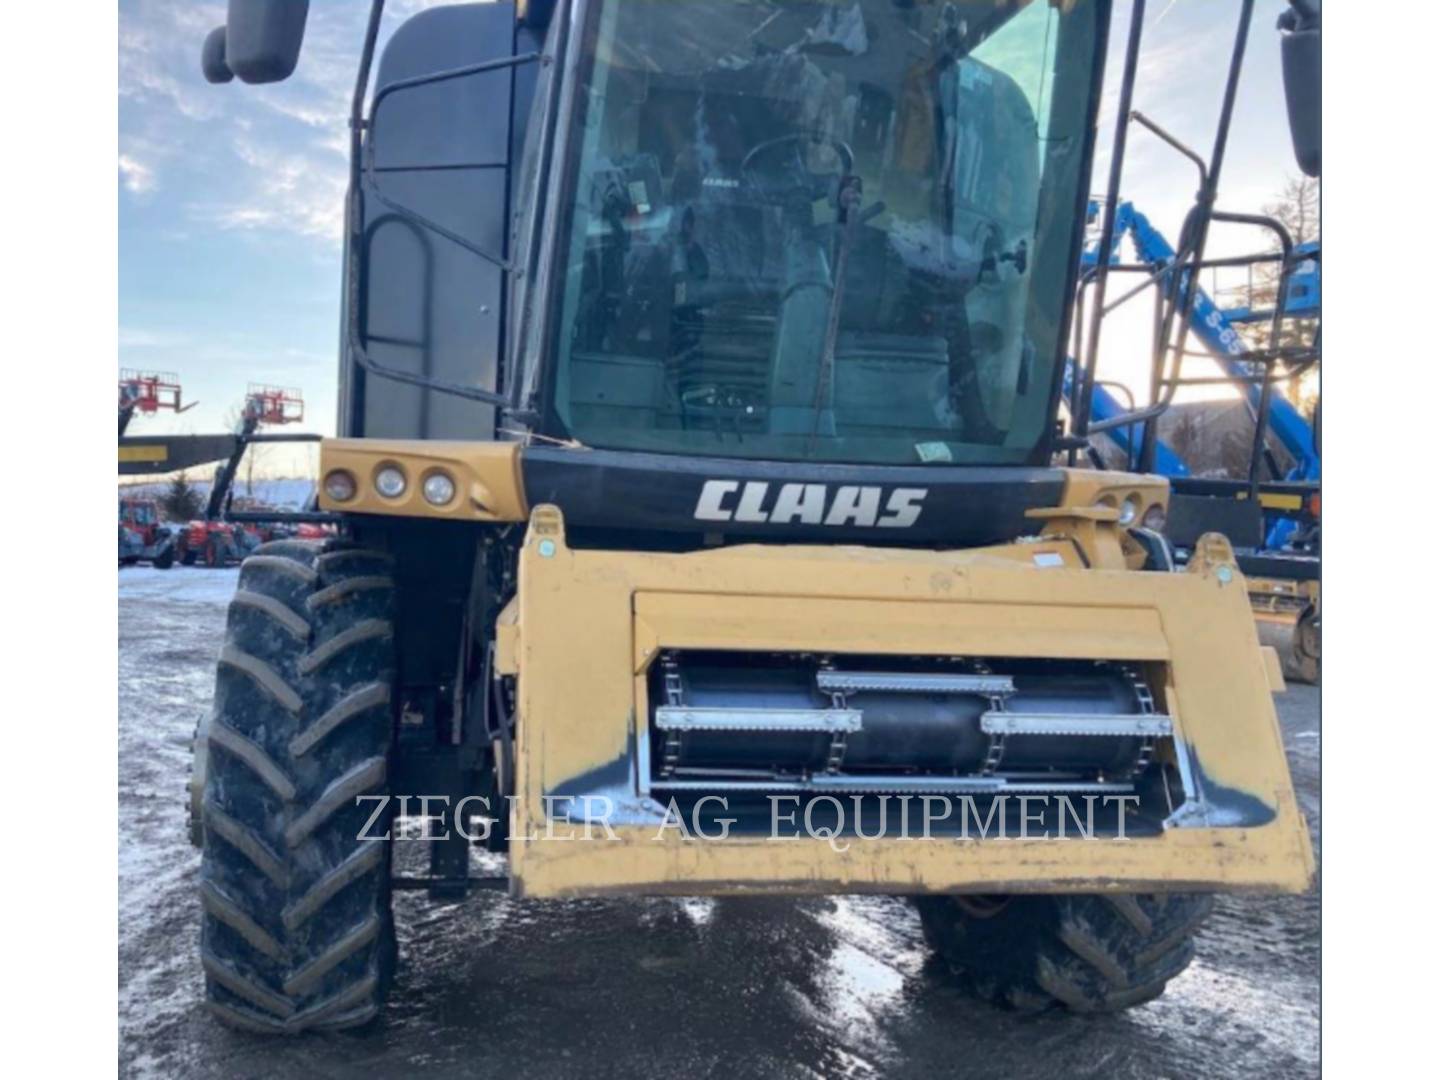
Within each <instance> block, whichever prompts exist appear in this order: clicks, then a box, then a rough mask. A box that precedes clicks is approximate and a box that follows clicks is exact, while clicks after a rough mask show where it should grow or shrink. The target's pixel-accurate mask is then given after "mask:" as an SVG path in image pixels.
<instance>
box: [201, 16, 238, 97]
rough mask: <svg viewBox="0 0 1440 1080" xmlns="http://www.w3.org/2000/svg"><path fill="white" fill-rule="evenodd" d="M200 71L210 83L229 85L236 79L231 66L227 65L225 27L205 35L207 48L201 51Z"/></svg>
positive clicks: (218, 27) (219, 27)
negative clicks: (228, 83)
mask: <svg viewBox="0 0 1440 1080" xmlns="http://www.w3.org/2000/svg"><path fill="white" fill-rule="evenodd" d="M200 70H201V71H202V72H204V74H205V81H206V82H210V83H227V82H229V81H230V80H231V79H233V78H235V73H234V72H233V71H231V70H230V65H229V64H227V63H225V27H223V26H217V27H216V28H215V29H214V30H211V31H210V33H208V34H206V35H205V47H204V48H203V49H201V50H200Z"/></svg>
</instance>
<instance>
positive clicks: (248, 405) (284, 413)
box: [245, 383, 305, 424]
mask: <svg viewBox="0 0 1440 1080" xmlns="http://www.w3.org/2000/svg"><path fill="white" fill-rule="evenodd" d="M245 416H246V418H247V419H248V418H249V417H251V416H254V417H255V420H256V423H257V424H296V423H299V422H300V421H301V420H304V419H305V398H304V395H302V394H301V393H300V391H299V390H297V389H296V388H295V387H293V386H266V385H264V384H263V383H251V384H250V387H249V389H248V390H246V392H245Z"/></svg>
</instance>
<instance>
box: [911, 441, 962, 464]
mask: <svg viewBox="0 0 1440 1080" xmlns="http://www.w3.org/2000/svg"><path fill="white" fill-rule="evenodd" d="M915 453H917V454H919V455H920V460H921V461H923V462H925V463H926V464H927V465H928V464H930V463H932V462H936V461H954V460H955V458H954V457H953V456H951V454H950V444H949V443H943V442H922V443H916V444H915Z"/></svg>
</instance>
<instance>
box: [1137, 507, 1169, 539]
mask: <svg viewBox="0 0 1440 1080" xmlns="http://www.w3.org/2000/svg"><path fill="white" fill-rule="evenodd" d="M1140 524H1141V525H1143V526H1144V527H1145V528H1147V529H1150V530H1151V531H1152V532H1157V533H1158V532H1164V531H1165V507H1163V506H1161V505H1160V504H1159V503H1156V504H1155V505H1154V506H1152V507H1150V509H1149V510H1146V511H1145V516H1144V517H1143V518H1141V519H1140Z"/></svg>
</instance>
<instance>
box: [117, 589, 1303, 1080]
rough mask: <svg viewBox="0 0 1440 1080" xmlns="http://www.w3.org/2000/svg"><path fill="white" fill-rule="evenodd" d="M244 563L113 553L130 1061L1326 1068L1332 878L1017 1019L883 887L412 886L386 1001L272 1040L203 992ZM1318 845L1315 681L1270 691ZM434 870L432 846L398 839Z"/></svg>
mask: <svg viewBox="0 0 1440 1080" xmlns="http://www.w3.org/2000/svg"><path fill="white" fill-rule="evenodd" d="M237 576H238V570H235V569H227V570H204V569H200V568H184V567H177V568H175V569H173V570H168V571H161V570H153V569H150V568H142V567H136V568H129V569H123V570H121V571H120V578H119V581H120V585H119V589H120V626H119V630H120V650H119V653H120V655H119V660H120V685H119V691H120V730H119V767H120V830H119V831H120V836H119V841H120V882H119V885H120V909H119V921H120V956H119V966H120V1001H119V1026H120V1062H119V1064H120V1073H121V1075H122V1076H127V1077H131V1076H139V1077H164V1078H167V1080H168V1078H169V1077H173V1076H184V1077H187V1078H195V1080H205V1078H215V1080H233V1078H235V1077H249V1076H264V1077H267V1078H274V1080H316V1078H318V1077H341V1076H375V1077H389V1076H413V1075H426V1076H433V1077H441V1078H444V1077H454V1078H457V1080H458V1078H462V1077H463V1078H466V1080H469V1078H472V1077H510V1076H545V1077H554V1078H556V1080H570V1078H576V1080H579V1078H583V1080H607V1078H610V1077H614V1078H617V1080H618V1078H625V1080H628V1078H630V1077H634V1076H656V1075H662V1074H663V1075H674V1076H694V1077H720V1076H725V1077H731V1076H738V1077H766V1078H768V1077H807V1078H814V1077H820V1076H836V1077H839V1076H844V1077H847V1078H851V1080H860V1078H870V1077H874V1078H883V1077H898V1076H905V1077H912V1076H913V1077H920V1076H926V1077H928V1076H950V1075H954V1074H955V1070H956V1069H957V1068H961V1067H962V1066H963V1070H964V1072H965V1074H966V1075H967V1076H969V1077H971V1078H972V1080H974V1078H980V1080H983V1078H987V1077H992V1078H996V1080H999V1078H1009V1077H1014V1076H1030V1075H1057V1076H1058V1075H1065V1076H1075V1077H1091V1078H1097V1080H1098V1078H1101V1077H1103V1078H1104V1080H1151V1078H1153V1077H1157V1076H1174V1077H1190V1076H1206V1077H1211V1076H1213V1077H1232V1076H1256V1077H1258V1076H1284V1077H1306V1076H1313V1075H1318V1057H1319V1046H1318V1031H1319V984H1318V976H1319V959H1320V949H1319V922H1320V920H1319V895H1318V893H1317V892H1315V891H1313V890H1312V891H1311V892H1309V893H1307V894H1305V895H1303V896H1293V897H1266V896H1232V897H1225V898H1222V900H1221V901H1220V903H1219V905H1218V907H1217V910H1216V913H1215V916H1214V917H1213V918H1212V919H1211V920H1210V922H1209V924H1208V925H1207V926H1206V927H1205V928H1204V929H1203V930H1202V932H1201V934H1200V937H1199V941H1198V946H1197V952H1198V956H1197V960H1196V963H1195V965H1194V966H1193V967H1192V968H1191V969H1190V970H1189V971H1188V972H1186V973H1185V974H1184V975H1182V976H1181V977H1180V978H1178V979H1176V980H1175V981H1174V983H1173V984H1172V985H1171V987H1170V990H1169V992H1168V993H1167V994H1166V995H1165V996H1164V997H1162V998H1160V999H1159V1000H1158V1001H1155V1002H1151V1003H1150V1004H1147V1005H1145V1006H1143V1007H1141V1008H1138V1009H1135V1010H1133V1011H1131V1012H1129V1013H1127V1014H1125V1015H1123V1016H1119V1017H1102V1018H1093V1017H1080V1016H1067V1015H1064V1014H1050V1015H1046V1016H1042V1017H1036V1018H1027V1017H1017V1016H1015V1015H1012V1014H1009V1013H1003V1012H999V1011H997V1010H995V1009H992V1008H990V1007H989V1006H987V1005H983V1004H981V1003H978V1002H975V1001H972V1000H970V999H968V998H965V997H963V996H962V995H960V994H958V993H957V992H956V991H955V990H953V989H952V988H950V987H949V986H948V984H947V983H946V981H945V979H944V978H943V977H941V975H940V973H939V971H938V968H937V967H936V966H935V965H934V964H932V963H930V962H928V960H927V959H926V957H927V951H926V949H925V946H924V942H923V939H922V935H921V932H920V925H919V921H918V919H917V918H916V916H915V913H914V911H913V909H912V908H911V907H910V906H909V905H908V904H906V903H904V902H903V901H902V900H900V899H897V898H894V897H884V896H862V897H835V898H824V897H819V898H806V899H786V898H776V897H761V898H737V897H723V898H719V899H713V900H699V901H697V900H684V899H666V898H635V899H617V900H606V901H598V900H582V901H572V902H542V901H527V900H516V899H513V898H511V897H509V896H505V895H501V894H493V893H483V894H480V895H477V896H474V897H472V898H470V899H468V900H466V901H464V902H461V903H437V902H431V901H430V900H428V899H427V898H426V897H425V896H424V895H423V894H418V893H400V894H398V895H397V896H396V899H395V905H396V921H397V924H398V927H399V934H400V947H401V954H402V959H401V974H400V977H399V981H398V983H397V985H396V987H395V989H394V991H393V992H392V995H391V1003H390V1007H389V1010H388V1012H387V1014H386V1018H385V1020H384V1021H383V1022H382V1023H380V1024H378V1025H377V1026H376V1027H375V1028H373V1029H371V1030H368V1031H366V1032H364V1033H361V1034H357V1035H348V1036H344V1037H329V1038H324V1037H314V1038H300V1039H280V1040H265V1039H259V1038H255V1037H253V1036H248V1035H243V1034H237V1033H234V1032H231V1031H228V1030H226V1029H225V1028H222V1027H220V1026H219V1025H218V1024H217V1023H216V1022H215V1021H214V1020H213V1019H212V1018H211V1017H210V1016H209V1015H208V1013H207V1012H206V1011H205V1009H204V1007H203V1006H202V1005H201V1000H202V997H203V993H204V986H203V977H202V975H201V971H200V965H199V962H198V959H197V956H196V952H197V946H198V941H199V932H200V929H199V911H198V904H197V902H196V899H195V890H196V876H197V873H198V869H199V864H200V857H199V854H198V853H197V852H196V851H195V850H194V849H193V848H191V847H190V845H189V842H188V840H187V836H186V781H187V778H188V775H189V769H190V741H191V737H192V735H193V733H194V730H195V725H196V722H197V721H198V720H199V719H200V718H201V717H202V716H203V715H204V714H205V712H206V711H207V710H208V709H209V708H210V704H211V698H212V694H213V689H214V678H215V656H216V654H217V652H218V651H219V647H220V639H221V635H222V633H223V631H224V623H225V606H226V602H227V601H228V599H229V597H230V594H231V592H232V591H233V590H234V587H235V583H236V578H237ZM1277 704H1278V705H1279V709H1280V720H1281V724H1282V726H1283V729H1284V731H1285V735H1286V740H1287V743H1288V744H1289V750H1290V755H1289V756H1290V767H1291V771H1292V774H1293V775H1294V778H1295V783H1296V788H1297V793H1298V795H1299V797H1300V801H1301V805H1302V807H1303V808H1304V810H1305V813H1306V816H1307V817H1308V818H1309V821H1310V825H1311V830H1312V835H1313V836H1314V839H1315V840H1316V842H1317V848H1316V853H1317V855H1318V854H1319V847H1318V840H1319V826H1320V805H1319V752H1320V740H1319V739H1318V738H1316V737H1315V734H1316V732H1317V731H1318V730H1319V705H1320V700H1319V692H1318V691H1317V690H1316V689H1315V688H1313V687H1294V688H1292V689H1291V691H1290V692H1289V693H1286V694H1282V695H1281V696H1280V697H1279V698H1278V699H1277ZM396 849H397V850H396V857H397V859H398V860H400V862H399V865H400V866H401V867H402V869H403V870H404V872H407V873H414V872H423V867H424V862H423V859H424V848H423V842H420V841H416V842H398V843H397V844H396Z"/></svg>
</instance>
